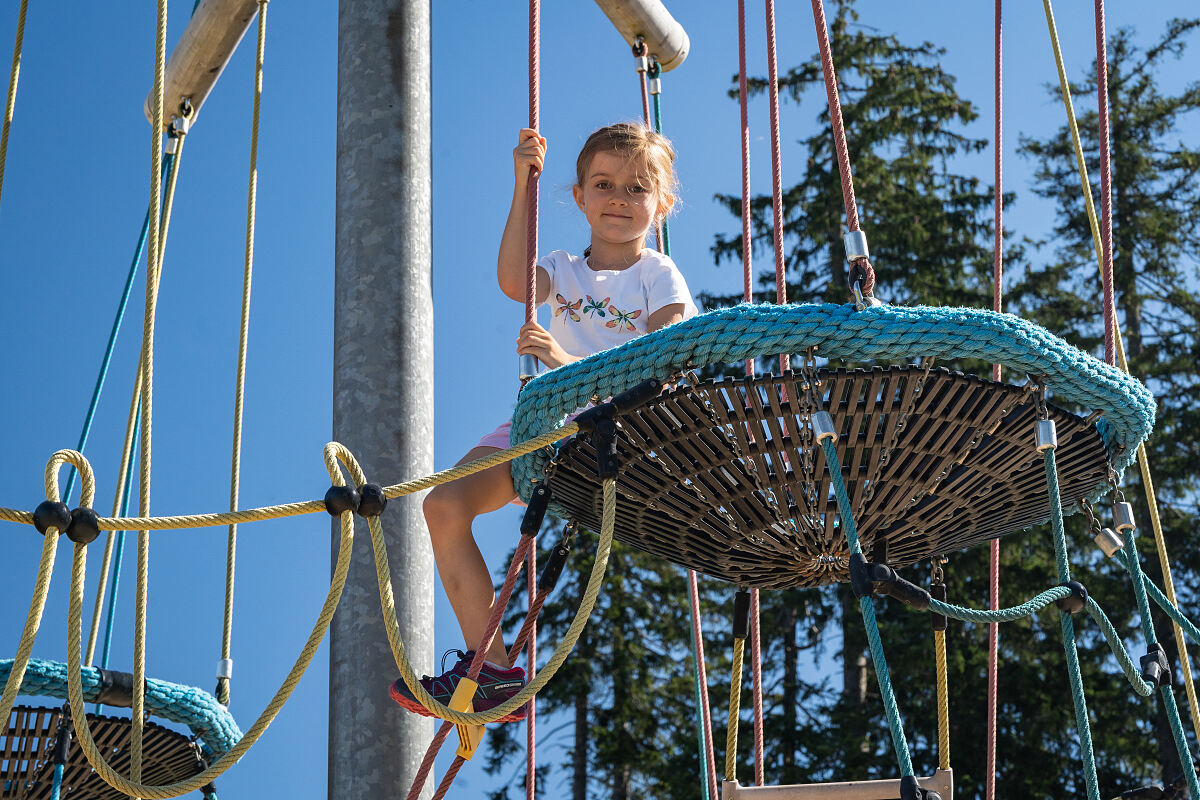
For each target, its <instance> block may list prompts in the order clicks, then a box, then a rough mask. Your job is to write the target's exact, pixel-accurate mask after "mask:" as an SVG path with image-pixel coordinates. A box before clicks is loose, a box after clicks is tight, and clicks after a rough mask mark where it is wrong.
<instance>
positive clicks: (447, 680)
mask: <svg viewBox="0 0 1200 800" xmlns="http://www.w3.org/2000/svg"><path fill="white" fill-rule="evenodd" d="M450 653H457V654H458V663H457V664H455V665H454V666H453V667H451V668H450V669H449V670H447V669H446V656H448V655H450ZM474 657H475V653H474V651H469V652H466V653H464V652H463V651H462V650H447V651H446V652H445V653H444V654H443V655H442V674H441V675H438V676H437V677H431V676H429V675H425V676H423V677H422V678H421V686H423V687H425V691H427V692H429V693H430V694H431V695H433V699H434V700H437V701H438V702H439V703H441V704H442V705H449V704H450V698H451V697H453V696H454V690H455V689H456V688H457V687H458V682H459V681H460V680H462V679H463V678H465V677H467V670H468V669H469V668H470V666H471V659H473V658H474ZM476 682H477V683H478V684H479V689H477V690H476V691H475V698H474V703H475V710H476V711H488V710H490V709H493V708H495V707H496V706H498V705H500V704H501V703H503V702H504V701H505V700H508V699H509V698H510V697H512V696H513V695H514V694H516V693H517V692H519V691H521V688H522V687H524V686H525V670H523V669H521V668H520V667H513V668H512V669H498V668H497V667H494V666H492V665H491V664H489V663H487V662H486V661H485V662H484V664H483V669H481V670H480V671H479V677H478V678H477V679H476ZM391 695H392V699H393V700H395V701H396V702H397V703H399V704H400V705H401V706H403V707H404V708H406V709H408V710H409V711H411V712H413V713H414V714H420V715H422V716H425V717H432V716H433V714H430V713H429V710H428V709H426V708H425V706H423V705H421V704H420V702H418V701H417V698H415V697H413V693H412V692H411V691H409V689H408V684H406V683H405V682H404V679H403V678H397V679H396V682H395V683H393V684H392V688H391ZM523 719H525V706H521V707H520V708H518V709H517V710H516V711H513V712H512V713H511V714H509V715H508V716H506V717H501V718H500V719H498V720H496V721H497V722H519V721H521V720H523Z"/></svg>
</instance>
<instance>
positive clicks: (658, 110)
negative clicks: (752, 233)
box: [646, 61, 708, 800]
mask: <svg viewBox="0 0 1200 800" xmlns="http://www.w3.org/2000/svg"><path fill="white" fill-rule="evenodd" d="M646 77H648V78H658V79H659V82H660V83H659V85H660V86H661V81H662V67H660V66H659V64H658V62H657V61H652V62H651V63H650V70H649V71H648V72H647V73H646ZM650 99H651V100H652V101H653V102H654V132H655V133H662V102H661V101H660V100H659V96H658V95H657V94H652V95H650ZM662 246H663V253H664V254H665V255H668V256H669V255H671V229H670V227H669V226H668V225H667V221H666V219H664V220H663V221H662ZM704 785H705V786H706V787H707V786H708V782H707V781H706V782H705V784H704ZM704 792H705V795H704V796H705V798H706V800H707V797H708V789H707V788H706V789H705V790H704Z"/></svg>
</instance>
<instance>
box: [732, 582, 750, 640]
mask: <svg viewBox="0 0 1200 800" xmlns="http://www.w3.org/2000/svg"><path fill="white" fill-rule="evenodd" d="M749 635H750V593H749V592H747V591H746V590H745V589H738V592H737V594H735V595H734V596H733V638H734V639H745V638H746V637H747V636H749Z"/></svg>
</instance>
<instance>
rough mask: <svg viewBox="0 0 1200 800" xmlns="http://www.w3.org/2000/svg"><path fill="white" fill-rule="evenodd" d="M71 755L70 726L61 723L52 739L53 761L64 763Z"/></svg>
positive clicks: (56, 763)
mask: <svg viewBox="0 0 1200 800" xmlns="http://www.w3.org/2000/svg"><path fill="white" fill-rule="evenodd" d="M70 757H71V726H70V725H63V726H62V727H61V728H59V729H58V736H57V737H56V738H55V739H54V763H55V765H58V764H66V763H67V762H68V761H69V760H70Z"/></svg>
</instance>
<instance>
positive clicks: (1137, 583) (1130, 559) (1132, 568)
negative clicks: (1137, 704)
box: [1122, 529, 1200, 798]
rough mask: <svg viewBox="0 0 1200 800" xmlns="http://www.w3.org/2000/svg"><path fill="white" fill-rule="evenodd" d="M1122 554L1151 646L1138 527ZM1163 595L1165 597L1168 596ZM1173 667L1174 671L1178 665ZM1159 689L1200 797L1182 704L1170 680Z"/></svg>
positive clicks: (1154, 637)
mask: <svg viewBox="0 0 1200 800" xmlns="http://www.w3.org/2000/svg"><path fill="white" fill-rule="evenodd" d="M1122 555H1124V556H1125V558H1124V560H1123V561H1122V565H1123V566H1124V567H1125V569H1126V570H1128V571H1129V576H1130V578H1131V579H1132V581H1133V594H1134V597H1136V598H1137V604H1138V611H1139V612H1140V613H1141V616H1142V635H1143V636H1144V637H1145V639H1146V645H1147V647H1149V646H1150V645H1152V644H1154V643H1156V642H1157V641H1158V638H1157V634H1156V632H1155V630H1154V620H1153V619H1152V618H1151V617H1150V603H1149V601H1148V600H1147V599H1146V584H1147V583H1149V580H1148V579H1147V578H1146V575H1145V574H1144V573H1143V572H1142V561H1141V558H1140V557H1139V556H1138V551H1137V529H1133V530H1130V531H1129V532H1128V533H1127V534H1126V536H1125V547H1124V551H1123V552H1122ZM1151 585H1153V584H1151ZM1163 599H1164V600H1165V599H1166V598H1163ZM1170 669H1171V670H1172V671H1174V667H1171V668H1170ZM1159 690H1160V691H1159V694H1160V695H1161V696H1162V701H1163V708H1164V710H1165V711H1166V712H1167V719H1168V720H1170V722H1171V735H1172V738H1173V739H1174V740H1175V751H1176V752H1177V753H1178V755H1179V763H1180V764H1181V765H1185V766H1184V770H1183V771H1184V774H1185V775H1186V776H1187V779H1188V789H1189V791H1190V792H1191V796H1192V797H1197V798H1200V783H1197V779H1196V770H1195V769H1194V768H1193V766H1192V751H1191V749H1190V748H1189V747H1188V745H1187V740H1186V739H1185V738H1184V736H1183V723H1182V721H1180V719H1179V708H1178V706H1177V705H1176V703H1175V695H1174V693H1173V692H1172V691H1171V685H1170V684H1167V685H1165V686H1160V687H1159ZM1177 731H1178V732H1177Z"/></svg>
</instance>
